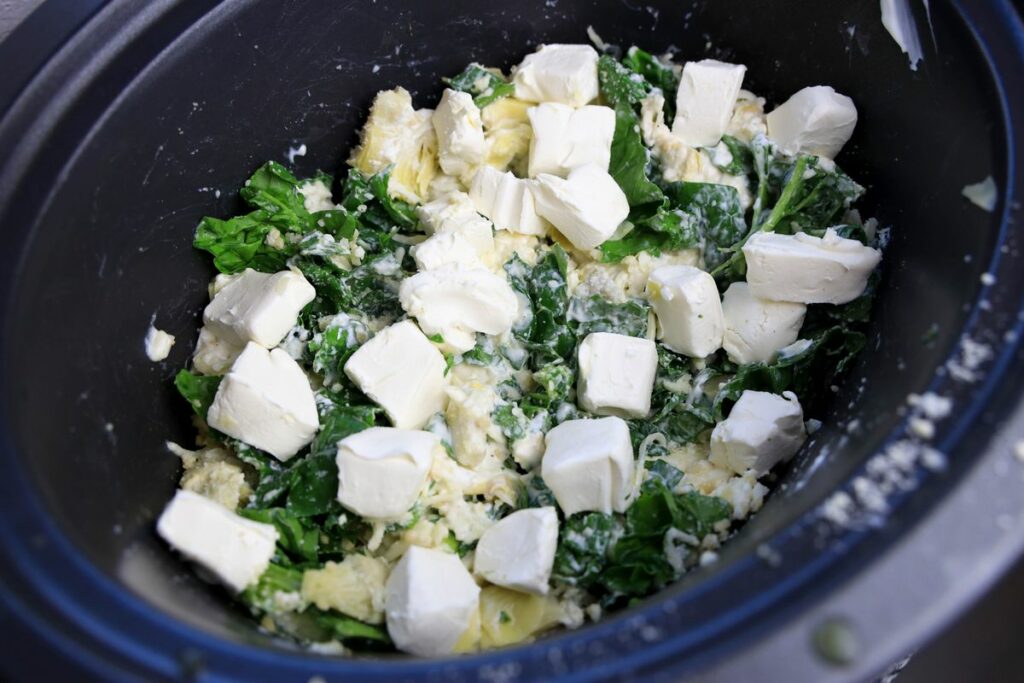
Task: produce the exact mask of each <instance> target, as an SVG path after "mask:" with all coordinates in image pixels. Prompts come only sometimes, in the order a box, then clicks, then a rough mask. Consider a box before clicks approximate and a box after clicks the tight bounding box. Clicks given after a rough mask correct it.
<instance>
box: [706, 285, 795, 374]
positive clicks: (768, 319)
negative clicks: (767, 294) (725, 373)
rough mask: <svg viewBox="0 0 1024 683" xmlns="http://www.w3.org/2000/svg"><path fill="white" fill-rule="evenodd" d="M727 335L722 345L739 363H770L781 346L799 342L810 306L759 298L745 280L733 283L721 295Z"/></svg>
mask: <svg viewBox="0 0 1024 683" xmlns="http://www.w3.org/2000/svg"><path fill="white" fill-rule="evenodd" d="M722 313H723V314H724V316H725V335H724V336H723V338H722V347H723V348H724V349H725V352H726V353H727V354H729V360H731V361H732V362H733V363H737V364H739V365H744V364H746V363H767V362H769V361H771V360H772V359H774V358H775V354H776V353H778V351H779V349H781V348H783V347H786V346H789V345H790V344H792V343H793V342H795V341H796V338H797V336H798V335H799V334H800V327H801V326H802V325H803V324H804V314H806V313H807V307H806V306H804V305H803V304H792V303H787V302H783V301H769V300H767V299H758V298H757V297H756V296H754V295H753V294H751V293H750V287H749V285H747V283H746V282H734V283H732V284H731V285H729V289H727V290H725V294H724V295H723V296H722Z"/></svg>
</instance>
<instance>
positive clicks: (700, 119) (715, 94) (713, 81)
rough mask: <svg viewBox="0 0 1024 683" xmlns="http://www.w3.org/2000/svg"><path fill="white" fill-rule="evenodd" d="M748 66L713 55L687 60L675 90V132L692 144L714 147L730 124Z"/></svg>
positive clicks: (693, 145) (681, 138)
mask: <svg viewBox="0 0 1024 683" xmlns="http://www.w3.org/2000/svg"><path fill="white" fill-rule="evenodd" d="M746 71H747V67H745V66H742V65H740V64H727V63H725V62H719V61H717V60H714V59H702V60H701V61H699V62H687V63H686V65H685V66H684V67H683V75H682V77H681V78H680V79H679V89H678V90H677V91H676V118H675V120H674V121H673V122H672V133H673V135H675V136H676V137H678V138H679V139H680V140H682V141H683V142H684V143H686V144H687V145H689V146H690V147H713V146H714V145H717V144H718V141H719V140H721V139H722V135H723V134H725V131H726V129H727V128H728V127H729V121H730V120H731V119H732V112H733V109H735V108H736V98H737V97H738V96H739V94H740V86H741V85H743V76H744V74H745V73H746Z"/></svg>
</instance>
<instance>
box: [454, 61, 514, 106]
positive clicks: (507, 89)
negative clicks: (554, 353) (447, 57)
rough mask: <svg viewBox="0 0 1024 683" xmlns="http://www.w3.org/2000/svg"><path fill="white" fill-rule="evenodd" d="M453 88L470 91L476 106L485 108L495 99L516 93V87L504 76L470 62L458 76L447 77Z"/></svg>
mask: <svg viewBox="0 0 1024 683" xmlns="http://www.w3.org/2000/svg"><path fill="white" fill-rule="evenodd" d="M445 82H446V83H448V87H450V88H451V89H452V90H459V91H461V92H468V93H469V94H470V95H472V96H473V102H474V103H475V104H476V106H478V107H480V108H481V109H483V108H484V107H486V106H487V105H488V104H490V103H492V102H494V101H495V100H500V99H501V98H503V97H509V96H510V95H514V94H515V92H516V87H515V85H513V84H512V83H509V82H508V81H506V80H505V79H504V78H502V77H501V76H499V75H498V74H496V73H494V72H493V71H489V70H487V69H485V68H484V67H482V66H481V65H479V64H477V63H476V62H474V63H472V64H470V65H469V66H467V67H466V68H465V70H464V71H463V72H462V73H460V74H459V75H458V76H453V77H452V78H449V79H445Z"/></svg>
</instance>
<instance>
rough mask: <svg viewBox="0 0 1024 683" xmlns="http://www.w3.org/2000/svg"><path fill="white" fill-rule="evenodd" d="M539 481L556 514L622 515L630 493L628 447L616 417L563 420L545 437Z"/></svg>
mask: <svg viewBox="0 0 1024 683" xmlns="http://www.w3.org/2000/svg"><path fill="white" fill-rule="evenodd" d="M545 442H546V448H545V450H544V457H543V459H542V460H541V464H540V465H541V477H543V479H544V482H545V483H546V484H547V485H548V487H549V488H550V489H551V492H552V493H554V494H555V500H557V501H558V506H559V507H560V508H562V512H564V513H565V515H566V516H567V517H568V516H569V515H571V514H573V513H576V512H580V511H584V510H586V511H596V512H604V513H606V514H608V513H611V512H625V511H626V508H627V507H629V499H630V496H631V495H632V492H633V444H632V442H631V441H630V439H629V426H628V425H627V424H626V422H625V421H624V420H623V419H622V418H619V417H603V418H600V419H597V420H566V421H565V422H563V423H562V424H560V425H558V426H557V427H555V428H554V429H552V430H551V431H549V432H548V433H547V435H546V437H545Z"/></svg>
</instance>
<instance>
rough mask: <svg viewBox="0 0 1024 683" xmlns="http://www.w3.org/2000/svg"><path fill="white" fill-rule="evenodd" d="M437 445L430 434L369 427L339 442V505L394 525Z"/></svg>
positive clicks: (427, 469)
mask: <svg viewBox="0 0 1024 683" xmlns="http://www.w3.org/2000/svg"><path fill="white" fill-rule="evenodd" d="M440 446H441V442H440V441H439V440H438V438H437V437H436V436H435V435H434V434H431V433H430V432H422V431H416V430H409V429H395V428H394V427H371V428H369V429H364V430H363V431H361V432H357V433H355V434H353V435H351V436H348V437H345V438H344V439H342V440H341V441H339V442H338V455H337V458H336V462H337V464H338V502H339V503H341V504H342V505H344V506H345V507H346V508H348V509H349V510H351V511H352V512H355V513H356V514H358V515H362V516H363V517H366V518H369V519H374V520H387V521H396V520H399V519H401V518H402V517H404V516H405V514H406V513H407V512H408V511H409V508H411V507H412V506H413V504H414V503H415V502H416V498H417V497H418V496H419V493H420V489H422V488H423V484H424V482H426V480H427V474H428V473H429V472H430V466H431V465H432V464H433V462H434V454H435V451H436V450H437V449H438V448H440Z"/></svg>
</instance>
